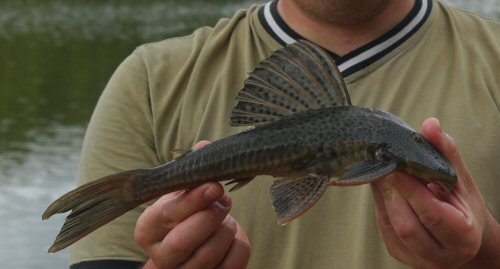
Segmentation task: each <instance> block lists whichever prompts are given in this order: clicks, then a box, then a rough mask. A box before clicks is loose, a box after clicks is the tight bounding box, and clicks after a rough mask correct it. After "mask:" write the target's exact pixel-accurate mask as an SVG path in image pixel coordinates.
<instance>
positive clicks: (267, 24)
mask: <svg viewBox="0 0 500 269" xmlns="http://www.w3.org/2000/svg"><path fill="white" fill-rule="evenodd" d="M277 4H278V0H274V1H272V2H268V3H267V4H265V5H264V6H262V7H261V9H260V10H259V20H260V22H261V24H262V25H263V26H264V28H265V29H266V31H267V32H268V33H269V34H270V35H271V36H272V37H273V38H274V39H275V40H276V41H277V42H279V43H280V44H281V45H283V46H284V45H286V44H290V43H293V42H295V41H296V40H298V39H304V38H303V37H302V36H301V35H299V34H298V33H297V32H295V31H294V30H292V29H291V28H290V27H289V26H288V25H287V24H286V23H285V21H284V20H283V19H282V18H281V16H280V15H279V14H278V9H277ZM431 9H432V0H416V1H415V5H414V7H413V8H412V10H411V11H410V13H409V14H408V15H407V16H406V17H405V18H404V19H403V21H401V22H400V23H399V24H398V25H396V26H395V27H394V28H392V29H391V30H390V31H388V32H386V33H385V34H383V35H382V36H380V37H378V38H377V39H375V40H373V41H371V42H370V43H368V44H366V45H364V46H362V47H360V48H357V49H356V50H354V51H352V52H350V53H348V54H346V55H344V56H339V55H336V54H335V53H333V52H330V55H331V56H332V57H333V58H334V59H335V61H336V62H337V64H338V67H339V69H340V71H341V72H342V74H343V75H344V76H348V75H350V74H352V73H354V72H356V71H358V70H360V69H362V68H364V67H366V66H368V65H370V64H372V63H374V62H375V61H377V60H379V59H380V58H382V57H383V56H385V55H387V54H388V53H389V52H391V51H392V50H394V49H395V48H397V47H398V46H399V45H401V44H402V43H403V42H404V41H405V40H407V39H408V38H410V37H411V36H412V35H413V34H414V33H415V32H416V31H417V30H418V29H419V28H420V27H421V26H422V25H423V24H424V22H425V21H426V20H427V18H428V17H429V14H430V12H431Z"/></svg>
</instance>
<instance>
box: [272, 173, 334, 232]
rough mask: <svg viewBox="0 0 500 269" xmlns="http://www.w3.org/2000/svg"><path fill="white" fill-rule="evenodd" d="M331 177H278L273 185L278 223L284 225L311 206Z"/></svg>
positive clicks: (323, 190) (321, 193) (311, 175)
mask: <svg viewBox="0 0 500 269" xmlns="http://www.w3.org/2000/svg"><path fill="white" fill-rule="evenodd" d="M329 181H330V177H329V176H327V175H314V174H310V175H308V176H305V177H303V178H298V179H278V180H276V181H275V182H274V183H273V184H272V185H271V195H272V198H273V205H274V208H275V211H276V214H277V216H278V223H279V224H281V225H284V224H286V223H288V222H290V221H292V220H293V219H295V218H297V217H299V216H300V215H302V214H303V213H305V212H306V211H307V210H308V209H309V208H311V207H312V206H313V205H314V204H315V203H316V202H317V201H318V200H319V198H320V197H321V195H323V193H324V192H325V190H326V188H327V187H328V183H329Z"/></svg>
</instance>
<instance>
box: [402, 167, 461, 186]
mask: <svg viewBox="0 0 500 269" xmlns="http://www.w3.org/2000/svg"><path fill="white" fill-rule="evenodd" d="M404 170H405V171H406V172H407V173H408V174H410V175H413V176H415V177H417V178H418V179H419V180H421V181H423V182H424V183H437V184H438V185H439V186H440V188H442V189H443V192H445V193H448V192H450V191H451V190H452V189H453V188H454V187H455V184H456V183H457V175H456V173H455V170H454V169H453V168H452V167H450V168H449V169H433V168H429V167H427V166H424V165H421V164H418V163H415V162H411V161H406V167H405V169H404Z"/></svg>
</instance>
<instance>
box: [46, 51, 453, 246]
mask: <svg viewBox="0 0 500 269" xmlns="http://www.w3.org/2000/svg"><path fill="white" fill-rule="evenodd" d="M230 118H231V121H230V123H231V124H232V125H235V126H238V125H251V126H254V127H253V128H251V129H248V130H245V131H242V132H240V133H237V134H234V135H230V136H227V137H225V138H222V139H219V140H216V141H214V142H213V143H211V144H209V145H207V146H205V147H203V148H200V149H197V150H193V151H188V152H187V153H185V154H184V155H182V156H180V157H178V158H176V159H174V160H173V161H171V162H169V163H166V164H164V165H162V166H158V167H155V168H147V169H138V170H130V171H125V172H121V173H117V174H114V175H110V176H107V177H104V178H101V179H98V180H96V181H93V182H90V183H88V184H86V185H83V186H81V187H79V188H77V189H75V190H73V191H71V192H69V193H67V194H65V195H64V196H62V197H61V198H59V199H58V200H56V201H55V202H54V203H53V204H51V205H50V206H49V207H48V208H47V210H46V212H45V213H44V215H43V218H44V219H45V218H48V217H50V216H51V215H53V214H55V213H60V212H66V211H69V210H71V213H70V214H69V216H68V217H67V220H66V223H65V224H64V225H63V228H62V229H61V232H60V234H59V235H58V236H57V238H56V241H55V242H54V245H53V246H52V247H51V249H49V251H50V252H55V251H57V250H60V249H62V248H64V247H66V246H68V245H70V244H72V243H73V242H75V241H76V240H78V239H80V238H82V237H83V236H85V235H87V234H88V233H90V232H92V231H93V230H95V229H97V228H98V227H100V226H102V225H104V224H106V223H107V222H109V221H111V220H113V219H114V218H116V217H118V216H120V215H121V214H123V213H125V212H127V211H128V210H131V209H132V208H134V207H136V206H138V205H140V204H142V203H144V202H146V201H149V200H151V199H154V198H156V197H159V196H161V195H163V194H166V193H169V192H173V191H176V190H180V189H186V188H191V187H195V186H197V185H200V184H202V183H204V182H208V181H213V180H218V181H227V180H231V181H230V182H229V183H233V184H235V185H234V187H233V189H237V188H240V187H242V186H244V185H245V184H247V183H248V182H249V181H251V180H252V179H253V178H254V177H256V176H258V175H270V176H273V177H275V178H278V179H277V180H276V181H275V182H274V183H273V185H272V186H271V195H272V199H273V205H274V206H275V209H276V213H277V215H278V222H279V223H282V224H284V223H287V222H289V221H291V220H293V219H294V218H296V217H298V216H300V215H301V214H303V213H304V212H305V211H307V209H309V208H310V207H311V206H312V205H314V203H315V202H316V201H317V200H318V199H319V198H320V197H321V195H322V194H323V193H324V191H325V190H326V188H327V186H329V185H339V186H348V185H359V184H364V183H369V182H373V181H375V180H377V179H379V178H381V177H383V176H385V175H387V174H389V173H391V172H393V171H395V170H401V171H405V172H407V173H409V174H412V175H414V176H416V177H417V178H419V179H421V180H422V181H424V182H437V183H438V184H440V185H441V186H442V187H443V188H444V189H445V190H451V188H453V186H454V184H455V182H456V175H455V171H454V170H453V168H452V167H451V165H450V164H449V163H448V161H447V160H446V159H444V158H443V157H442V156H441V154H440V153H439V152H438V151H437V150H436V149H435V148H434V147H433V146H432V145H430V144H429V143H428V142H427V141H426V140H425V139H424V138H423V137H422V136H421V135H420V134H419V133H418V132H416V131H415V130H413V129H412V128H411V127H410V126H409V125H408V124H406V123H405V122H403V121H402V120H401V119H399V118H398V117H397V116H395V115H393V114H390V113H388V112H384V111H380V110H375V109H370V108H362V107H357V106H353V105H351V103H350V100H349V95H348V92H347V89H346V87H345V84H344V82H343V80H342V77H341V75H340V72H339V71H338V69H337V68H336V66H335V64H334V62H333V60H331V58H330V57H329V56H328V55H327V54H326V53H325V52H324V51H322V50H321V49H320V48H318V47H316V46H315V45H313V44H311V43H308V42H305V41H301V42H297V43H295V44H294V45H290V46H288V47H285V48H284V49H281V50H278V51H277V52H275V53H273V54H272V55H271V56H270V58H268V59H267V60H265V61H263V62H262V63H260V64H259V65H258V66H257V67H256V69H255V70H254V72H252V73H251V74H250V76H249V78H248V79H247V81H246V82H245V87H244V88H243V90H242V91H241V92H240V94H239V96H238V104H237V105H236V107H235V108H234V109H233V111H232V114H231V117H230Z"/></svg>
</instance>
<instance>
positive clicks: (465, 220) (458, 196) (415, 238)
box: [372, 119, 500, 269]
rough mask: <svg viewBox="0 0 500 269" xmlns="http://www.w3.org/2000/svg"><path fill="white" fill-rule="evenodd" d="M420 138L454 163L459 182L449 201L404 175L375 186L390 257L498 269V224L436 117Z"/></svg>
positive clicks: (412, 262)
mask: <svg viewBox="0 0 500 269" xmlns="http://www.w3.org/2000/svg"><path fill="white" fill-rule="evenodd" d="M422 134H423V136H424V137H425V138H426V139H427V140H429V141H430V142H431V143H432V144H433V145H434V146H435V147H436V148H437V149H438V150H439V151H440V152H441V153H442V154H443V155H444V156H445V158H447V159H448V160H449V161H450V163H451V165H452V166H453V167H454V168H455V170H456V172H457V177H458V182H457V185H456V187H455V188H454V189H453V190H452V191H451V192H450V193H449V194H448V195H447V196H446V197H439V196H435V195H434V194H433V193H434V192H433V190H435V189H436V188H435V187H436V186H435V185H432V184H430V185H428V186H425V185H423V184H422V183H421V182H419V181H418V180H417V179H415V178H414V177H412V176H410V175H408V174H406V173H402V172H396V173H392V174H390V175H389V176H387V177H386V178H384V179H383V180H381V181H379V182H377V183H374V184H372V192H373V196H374V200H375V208H376V216H377V222H378V224H379V232H380V235H381V237H382V239H383V240H384V242H385V245H386V247H387V249H388V251H389V253H390V254H391V255H392V256H393V257H395V258H396V259H398V260H400V261H401V262H403V263H406V264H408V265H410V266H412V267H413V268H447V269H451V268H500V255H499V254H500V225H499V224H498V222H497V220H495V217H494V216H493V215H492V214H491V212H490V211H489V210H488V208H487V206H486V203H485V201H484V199H483V197H482V195H481V193H480V192H479V189H478V187H477V186H476V184H475V182H474V179H473V178H472V176H471V174H470V173H469V171H468V169H467V167H466V166H465V163H464V161H463V160H462V158H461V156H460V153H459V151H458V149H457V146H456V144H455V142H454V140H453V139H452V138H451V137H450V136H449V135H447V134H446V133H444V132H443V131H442V130H441V127H440V125H439V122H438V121H437V120H436V119H428V120H426V121H425V122H424V123H423V125H422ZM438 197H439V198H438Z"/></svg>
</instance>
